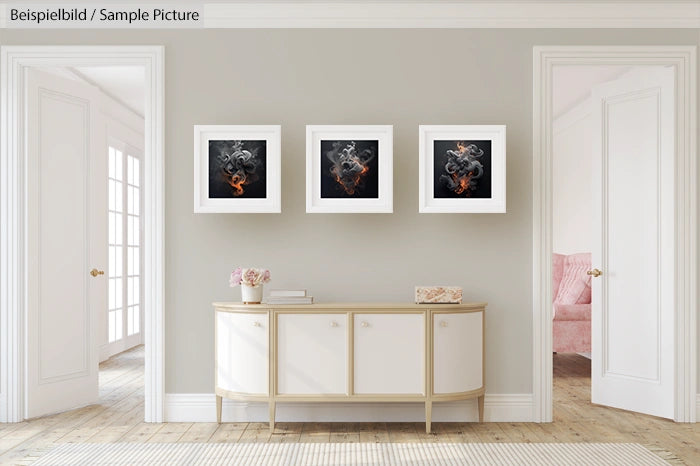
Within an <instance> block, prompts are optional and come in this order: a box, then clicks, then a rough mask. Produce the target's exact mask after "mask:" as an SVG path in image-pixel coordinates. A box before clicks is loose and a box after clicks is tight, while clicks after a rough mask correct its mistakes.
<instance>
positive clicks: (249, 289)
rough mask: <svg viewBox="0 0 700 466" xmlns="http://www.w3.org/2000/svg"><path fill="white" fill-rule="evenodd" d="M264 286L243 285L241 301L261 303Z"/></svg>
mask: <svg viewBox="0 0 700 466" xmlns="http://www.w3.org/2000/svg"><path fill="white" fill-rule="evenodd" d="M262 296H263V286H262V285H258V286H248V285H241V301H243V302H244V303H245V304H260V303H261V302H262Z"/></svg>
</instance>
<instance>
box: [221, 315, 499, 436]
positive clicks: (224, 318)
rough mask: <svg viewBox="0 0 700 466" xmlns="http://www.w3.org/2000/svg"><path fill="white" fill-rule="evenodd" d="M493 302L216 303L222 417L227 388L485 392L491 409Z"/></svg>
mask: <svg viewBox="0 0 700 466" xmlns="http://www.w3.org/2000/svg"><path fill="white" fill-rule="evenodd" d="M485 308H486V303H465V304H393V303H375V304H364V303H362V304H360V303H347V304H343V303H339V304H311V305H268V304H252V305H251V304H240V303H214V309H215V314H216V315H215V317H216V318H215V348H216V372H215V379H214V385H215V392H216V418H217V422H219V423H220V422H221V405H222V397H225V398H230V399H234V400H244V401H259V402H265V403H268V405H269V409H270V429H274V425H275V405H276V403H278V402H286V401H289V402H303V401H312V402H336V401H340V402H396V401H404V402H406V401H416V402H423V403H425V430H426V432H428V433H429V432H430V422H431V415H432V404H433V402H438V401H453V400H464V399H470V398H478V407H479V422H482V421H483V418H484V311H485Z"/></svg>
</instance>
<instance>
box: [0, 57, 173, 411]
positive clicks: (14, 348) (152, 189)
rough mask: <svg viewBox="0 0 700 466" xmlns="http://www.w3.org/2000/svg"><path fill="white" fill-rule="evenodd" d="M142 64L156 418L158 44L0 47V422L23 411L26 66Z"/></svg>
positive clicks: (149, 354)
mask: <svg viewBox="0 0 700 466" xmlns="http://www.w3.org/2000/svg"><path fill="white" fill-rule="evenodd" d="M106 65H135V66H143V67H144V69H145V71H146V73H145V75H146V79H145V86H146V115H145V151H144V178H145V186H144V213H145V215H144V231H145V234H144V240H145V244H144V263H143V265H144V290H145V299H144V312H145V320H146V322H145V333H144V336H145V342H146V349H145V366H146V368H145V377H144V384H145V420H146V422H162V419H163V401H164V388H163V387H164V385H163V379H164V338H163V334H164V322H163V321H164V287H165V283H164V280H163V276H164V251H163V238H164V231H163V229H164V185H163V177H164V166H163V160H164V150H163V139H164V127H165V125H164V99H165V90H164V48H163V47H161V46H150V45H148V46H2V47H0V99H1V102H0V104H1V107H0V222H1V223H2V225H3V228H2V229H1V230H0V345H1V346H0V407H1V408H2V411H1V412H0V422H20V421H22V420H24V419H25V417H26V412H25V408H26V407H25V402H24V401H25V388H26V387H25V380H26V374H25V359H26V358H25V356H26V355H25V353H24V347H25V342H24V335H25V334H26V328H25V325H26V313H27V304H26V303H27V280H28V279H29V277H27V276H26V274H25V271H26V260H27V254H26V250H27V246H26V245H27V234H28V232H27V231H26V228H25V220H26V218H27V212H26V209H27V205H26V186H25V181H24V179H25V177H24V173H25V171H26V162H27V160H26V154H25V150H26V148H25V147H24V144H23V139H24V130H25V129H24V124H23V121H24V120H23V112H22V108H23V95H24V89H25V83H24V80H25V76H26V73H25V70H26V68H27V67H33V66H40V67H42V66H44V67H45V66H48V67H62V66H106Z"/></svg>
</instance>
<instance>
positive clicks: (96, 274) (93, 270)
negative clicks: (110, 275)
mask: <svg viewBox="0 0 700 466" xmlns="http://www.w3.org/2000/svg"><path fill="white" fill-rule="evenodd" d="M104 274H105V271H104V270H97V269H92V270H91V271H90V275H92V276H93V277H96V276H98V275H104Z"/></svg>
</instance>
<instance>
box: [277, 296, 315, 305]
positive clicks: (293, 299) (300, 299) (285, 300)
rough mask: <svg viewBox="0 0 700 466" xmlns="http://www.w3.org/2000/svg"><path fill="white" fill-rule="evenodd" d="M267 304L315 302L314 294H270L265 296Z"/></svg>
mask: <svg viewBox="0 0 700 466" xmlns="http://www.w3.org/2000/svg"><path fill="white" fill-rule="evenodd" d="M265 303H266V304H313V303H314V297H313V296H296V297H294V296H291V297H290V296H287V297H283V296H268V297H267V298H265Z"/></svg>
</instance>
